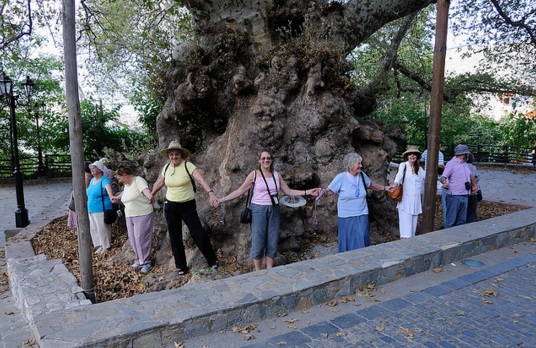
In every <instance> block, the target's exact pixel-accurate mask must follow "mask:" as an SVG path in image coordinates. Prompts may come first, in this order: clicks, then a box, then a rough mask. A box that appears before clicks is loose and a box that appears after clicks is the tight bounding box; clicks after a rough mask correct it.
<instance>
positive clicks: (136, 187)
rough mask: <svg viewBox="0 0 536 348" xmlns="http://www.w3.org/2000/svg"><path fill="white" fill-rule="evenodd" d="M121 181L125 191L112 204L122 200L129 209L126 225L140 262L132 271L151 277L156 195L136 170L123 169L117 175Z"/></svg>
mask: <svg viewBox="0 0 536 348" xmlns="http://www.w3.org/2000/svg"><path fill="white" fill-rule="evenodd" d="M115 177H116V178H117V181H119V182H120V183H121V184H123V185H125V187H124V189H123V191H121V192H120V193H118V194H117V195H115V196H114V197H112V203H118V202H119V201H120V200H121V201H122V202H123V204H124V205H125V221H126V225H127V233H128V239H129V241H130V245H131V246H132V250H134V254H136V261H135V262H134V263H133V264H132V266H131V267H132V268H138V267H140V266H141V270H140V272H141V273H148V272H149V271H150V270H151V268H152V266H151V251H152V242H153V225H154V214H153V205H152V203H153V195H152V194H151V190H149V186H148V185H147V181H145V179H144V178H142V177H140V176H135V175H134V171H133V170H132V168H130V167H128V166H124V165H119V167H118V168H117V171H116V173H115Z"/></svg>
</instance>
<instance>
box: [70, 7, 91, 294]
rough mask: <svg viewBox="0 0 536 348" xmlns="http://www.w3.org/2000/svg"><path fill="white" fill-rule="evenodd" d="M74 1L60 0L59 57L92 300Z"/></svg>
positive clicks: (82, 257) (86, 286)
mask: <svg viewBox="0 0 536 348" xmlns="http://www.w3.org/2000/svg"><path fill="white" fill-rule="evenodd" d="M75 34H76V32H75V1H74V0H63V47H64V52H63V56H64V59H65V93H66V99H67V113H68V115H69V143H70V146H71V166H72V178H73V179H72V181H73V189H74V199H75V206H76V219H77V223H78V255H79V261H80V283H81V284H80V286H81V287H82V291H83V292H84V294H85V295H86V297H87V298H88V299H89V300H90V301H91V302H93V303H95V302H96V297H95V282H94V280H93V266H92V257H91V235H90V233H89V218H88V214H87V197H86V185H85V182H84V148H83V143H82V117H81V115H80V99H79V95H78V67H77V62H76V41H75V39H76V38H75Z"/></svg>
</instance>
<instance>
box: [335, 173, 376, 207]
mask: <svg viewBox="0 0 536 348" xmlns="http://www.w3.org/2000/svg"><path fill="white" fill-rule="evenodd" d="M361 174H363V176H364V178H365V184H366V185H367V187H369V186H370V179H369V177H368V176H367V174H365V173H364V172H361V173H360V174H357V176H352V175H351V174H350V173H348V172H344V173H340V174H337V176H336V177H335V179H333V181H332V182H331V184H329V186H328V188H329V189H330V190H331V191H333V192H334V193H337V194H338V195H339V199H338V200H337V216H338V217H340V218H346V217H351V216H361V215H368V207H367V190H366V189H365V187H364V186H363V179H361ZM356 193H357V195H356Z"/></svg>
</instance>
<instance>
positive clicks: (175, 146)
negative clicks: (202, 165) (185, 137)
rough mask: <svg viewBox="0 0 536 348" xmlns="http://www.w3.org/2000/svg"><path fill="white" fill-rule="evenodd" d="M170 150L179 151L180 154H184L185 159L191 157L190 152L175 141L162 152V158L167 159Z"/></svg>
mask: <svg viewBox="0 0 536 348" xmlns="http://www.w3.org/2000/svg"><path fill="white" fill-rule="evenodd" d="M169 150H179V151H180V152H182V157H183V158H187V157H188V156H190V151H188V150H187V149H185V148H184V147H182V146H181V144H180V143H179V142H178V141H175V140H173V141H172V142H171V143H169V146H168V147H167V149H163V150H162V151H160V155H161V156H162V157H167V156H168V151H169Z"/></svg>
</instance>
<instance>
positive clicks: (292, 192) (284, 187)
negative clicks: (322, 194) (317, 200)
mask: <svg viewBox="0 0 536 348" xmlns="http://www.w3.org/2000/svg"><path fill="white" fill-rule="evenodd" d="M279 181H280V185H281V187H280V189H281V191H282V192H283V193H284V194H286V195H287V196H307V195H311V196H317V195H318V194H315V193H316V192H317V191H316V190H315V189H310V190H295V189H291V188H290V187H288V185H287V183H286V182H285V180H283V178H282V177H281V176H279Z"/></svg>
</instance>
